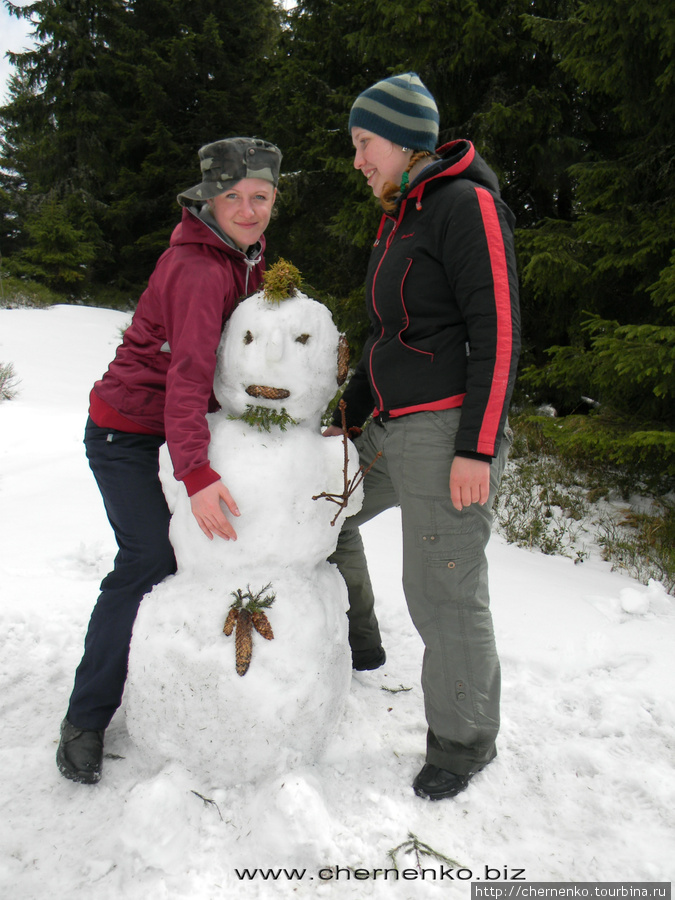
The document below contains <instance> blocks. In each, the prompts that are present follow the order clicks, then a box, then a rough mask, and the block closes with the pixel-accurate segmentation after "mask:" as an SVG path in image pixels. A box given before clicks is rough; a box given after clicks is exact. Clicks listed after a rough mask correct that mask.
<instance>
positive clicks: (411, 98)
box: [349, 72, 438, 153]
mask: <svg viewBox="0 0 675 900" xmlns="http://www.w3.org/2000/svg"><path fill="white" fill-rule="evenodd" d="M355 126H356V127H359V128H365V129H366V130H367V131H372V132H373V134H379V135H380V137H383V138H386V139H387V140H388V141H392V142H393V143H394V144H400V146H401V147H409V148H410V149H411V150H429V151H430V152H432V153H433V151H434V150H435V149H436V141H437V140H438V107H437V106H436V101H435V100H434V98H433V97H432V96H431V94H430V93H429V91H428V90H427V89H426V88H425V86H424V85H423V84H422V82H421V80H420V78H419V76H418V75H416V74H415V72H406V74H405V75H394V76H392V77H391V78H385V79H384V80H383V81H378V82H377V84H374V85H373V86H372V87H369V88H368V89H367V90H365V91H364V92H363V93H362V94H359V96H358V97H357V98H356V100H355V101H354V105H353V106H352V111H351V113H350V115H349V130H350V131H351V130H352V128H354V127H355Z"/></svg>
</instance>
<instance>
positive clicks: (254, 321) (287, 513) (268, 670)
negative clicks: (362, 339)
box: [125, 261, 362, 787]
mask: <svg viewBox="0 0 675 900" xmlns="http://www.w3.org/2000/svg"><path fill="white" fill-rule="evenodd" d="M280 263H281V264H282V269H283V267H284V264H283V263H282V261H280ZM285 267H286V268H287V269H288V268H290V270H291V272H292V273H297V270H294V269H293V267H289V266H288V264H285ZM274 269H275V267H273V268H272V270H270V273H268V279H267V280H266V287H265V290H264V291H261V292H259V293H257V294H255V295H254V296H252V297H250V298H248V299H247V300H245V301H243V302H242V303H241V304H240V305H239V306H238V307H237V309H236V310H235V312H234V313H233V315H232V316H231V318H230V320H229V322H228V323H227V325H226V328H225V330H224V332H223V338H222V340H221V344H220V348H219V351H218V361H217V369H216V376H215V383H214V392H215V394H216V397H217V399H218V401H219V403H220V406H221V409H220V411H218V412H216V413H212V414H210V415H209V416H208V417H207V418H208V422H209V428H210V431H211V443H210V449H209V459H210V461H211V464H212V466H213V468H214V469H215V470H216V471H218V472H219V473H220V475H221V477H222V479H223V482H224V483H225V484H226V485H227V486H228V488H229V490H230V492H231V493H232V496H233V497H234V498H235V500H236V502H237V505H238V507H239V510H240V512H241V517H240V518H238V519H237V520H236V523H235V525H236V530H237V540H236V541H223V540H221V539H219V538H214V539H213V540H212V541H211V540H209V539H208V538H207V537H206V536H205V535H204V534H203V533H202V531H201V530H200V528H199V526H198V525H197V522H196V521H195V519H194V517H193V515H192V513H191V510H190V503H189V499H188V497H187V495H186V493H185V490H184V488H183V487H182V485H179V484H178V483H177V482H176V481H175V480H174V479H173V476H172V474H171V466H170V463H169V460H168V454H167V455H165V456H164V457H163V459H162V463H161V471H160V474H161V478H162V484H163V487H164V490H165V493H166V495H167V499H168V502H169V506H170V508H171V510H172V520H171V528H170V536H171V541H172V543H173V546H174V549H175V553H176V560H177V565H178V568H177V573H176V575H174V576H172V577H170V578H168V579H166V580H165V581H164V582H163V583H162V584H160V585H158V586H157V587H156V588H154V590H153V591H152V592H151V593H150V594H148V595H147V596H146V597H145V598H144V600H143V602H142V604H141V606H140V610H139V614H138V617H137V620H136V624H135V626H134V633H133V639H132V642H131V651H130V657H129V676H128V681H127V688H126V693H125V698H126V701H125V702H126V720H127V726H128V729H129V734H130V736H131V738H132V741H133V742H134V743H135V744H136V745H137V746H138V747H139V748H140V749H141V750H142V751H143V752H144V753H145V754H146V755H147V756H148V757H149V758H151V759H154V760H155V761H157V762H160V763H161V762H163V761H176V762H179V763H180V764H182V765H183V766H184V767H185V768H187V769H188V770H189V771H191V772H193V773H194V774H196V775H199V776H200V777H201V778H202V779H203V780H204V781H207V782H208V783H210V784H211V785H212V786H218V787H221V786H222V787H225V786H228V785H235V784H240V783H243V782H250V781H258V780H260V779H261V778H264V777H274V776H278V775H280V774H283V773H284V772H287V771H289V770H290V769H291V768H293V767H295V766H298V765H306V764H311V763H312V762H313V761H315V760H316V759H317V758H318V757H319V755H320V754H321V752H322V751H323V750H324V748H325V746H326V744H327V743H328V741H329V740H330V737H331V735H332V733H333V732H334V730H335V727H336V726H337V723H338V721H339V718H340V715H341V712H342V708H343V705H344V703H345V700H346V697H347V692H348V689H349V683H350V677H351V655H350V651H349V645H348V640H347V617H346V608H347V592H346V587H345V585H344V582H343V580H342V577H341V576H340V574H339V572H338V571H337V568H336V567H335V566H333V565H331V564H329V563H328V562H327V561H326V560H327V558H328V557H329V556H330V554H331V553H332V552H333V551H334V549H335V546H336V543H337V537H338V532H339V529H340V525H341V524H342V520H341V519H340V518H339V516H344V515H351V514H352V513H354V512H356V511H358V509H359V508H360V505H361V501H362V489H361V486H360V484H359V480H360V475H359V468H358V454H357V452H356V449H355V448H354V447H353V445H352V444H351V443H350V442H348V441H347V440H346V438H345V439H344V440H340V439H339V438H324V437H322V436H321V431H320V428H321V415H322V412H323V411H324V410H325V408H326V406H327V405H328V403H329V402H330V400H331V399H332V397H333V396H334V394H335V392H336V390H337V384H338V383H339V382H340V381H341V380H344V377H345V376H346V362H345V361H344V352H343V351H344V347H343V343H342V340H343V339H341V337H340V335H339V333H338V330H337V328H336V327H335V325H334V323H333V320H332V317H331V315H330V312H329V311H328V309H327V308H326V307H325V306H323V305H322V304H320V303H318V302H316V301H315V300H312V299H310V298H309V297H308V296H306V295H305V294H303V293H301V292H300V291H298V290H297V289H294V288H290V289H289V288H284V289H283V290H282V291H281V292H279V288H276V291H277V294H276V296H277V297H278V296H280V295H281V294H283V295H285V299H283V300H275V299H270V297H274V296H275V294H274V291H273V290H270V288H269V285H270V283H271V281H273V276H274ZM338 370H341V371H338Z"/></svg>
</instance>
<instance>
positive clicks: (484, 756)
mask: <svg viewBox="0 0 675 900" xmlns="http://www.w3.org/2000/svg"><path fill="white" fill-rule="evenodd" d="M349 128H350V131H351V137H352V142H353V145H354V149H355V157H354V166H355V167H356V168H357V169H358V170H359V171H361V172H362V173H363V175H364V176H365V178H366V179H367V182H368V185H369V186H370V188H371V189H372V191H373V194H374V195H375V196H376V197H377V198H378V199H379V200H380V203H381V205H382V207H383V209H384V215H383V216H382V221H381V224H380V229H379V233H378V235H377V239H376V240H375V244H374V246H373V251H372V254H371V258H370V263H369V266H368V272H367V277H366V303H367V309H368V314H369V317H370V322H371V330H370V335H369V337H368V339H367V341H366V344H365V348H364V352H363V356H362V358H361V361H360V363H359V365H358V366H357V368H356V371H355V373H354V375H353V377H352V379H351V381H350V383H349V385H348V387H347V389H346V391H345V394H344V399H345V401H346V404H347V407H346V415H347V424H348V426H350V427H351V426H356V427H357V428H358V427H360V426H362V425H363V424H364V422H365V420H366V419H367V418H368V417H369V416H370V415H371V414H372V415H373V419H372V423H371V424H370V425H368V427H367V428H366V429H365V430H364V432H363V434H362V436H361V437H360V438H359V439H358V441H357V444H358V446H359V451H360V454H361V461H362V463H363V464H364V465H365V466H367V465H369V464H370V463H371V461H372V460H373V459H375V458H376V455H377V454H378V453H379V452H381V454H382V456H381V457H379V458H378V459H377V462H376V463H375V465H374V466H373V467H372V468H371V469H370V471H369V472H368V475H367V476H366V480H365V483H364V487H365V499H364V504H363V508H362V509H361V511H360V512H359V513H357V514H356V515H355V516H353V517H351V518H350V519H348V520H346V522H345V524H344V526H343V528H342V532H341V535H340V541H339V544H338V549H337V551H336V553H335V555H334V556H333V557H332V561H333V562H335V563H337V565H338V567H339V569H340V571H341V573H342V575H343V576H344V578H345V581H346V582H347V587H348V589H349V601H350V610H349V619H350V643H351V647H352V656H353V661H354V668H356V669H359V670H364V669H375V668H378V667H379V666H381V665H383V664H384V662H385V660H386V656H385V653H384V650H383V648H382V645H381V638H380V633H379V628H378V622H377V618H376V616H375V612H374V598H373V591H372V587H371V584H370V579H369V576H368V570H367V566H366V560H365V557H364V554H363V545H362V542H361V538H360V536H359V528H358V526H359V525H360V524H362V523H363V522H365V521H367V520H368V519H370V518H372V517H373V516H375V515H377V514H378V513H379V512H382V511H383V510H384V509H387V508H389V507H392V506H400V508H401V516H402V521H403V585H404V589H405V595H406V600H407V603H408V609H409V610H410V614H411V616H412V619H413V621H414V623H415V626H416V628H417V630H418V631H419V633H420V635H421V637H422V639H423V641H424V644H425V653H424V663H423V668H422V687H423V690H424V702H425V711H426V715H427V723H428V732H427V762H426V764H425V765H424V767H423V768H422V770H421V771H420V773H419V774H418V776H417V778H416V779H415V781H414V783H413V788H414V790H415V793H417V794H418V795H419V796H422V797H426V798H429V799H432V800H438V799H441V798H444V797H451V796H453V795H455V794H456V793H458V792H459V791H460V790H462V789H463V788H465V787H466V786H467V784H468V782H469V779H470V778H471V777H472V775H474V774H475V773H476V772H478V771H479V770H480V769H481V768H483V767H484V766H485V765H486V764H487V763H489V762H490V760H491V759H492V758H493V757H494V756H495V753H496V749H495V738H496V735H497V731H498V728H499V659H498V657H497V652H496V649H495V643H494V636H493V630H492V620H491V616H490V610H489V593H488V582H487V561H486V558H485V547H486V544H487V542H488V539H489V536H490V523H491V514H490V508H491V505H492V501H493V498H494V495H495V492H496V489H497V486H498V484H499V480H500V477H501V473H502V471H503V468H504V464H505V461H506V456H507V453H508V445H509V433H508V430H507V422H506V416H507V410H508V405H509V400H510V398H511V393H512V390H513V384H514V381H515V375H516V365H517V361H518V352H519V345H520V341H519V324H520V321H519V310H518V283H517V276H516V265H515V254H514V247H513V215H512V213H511V211H510V210H509V209H508V207H507V206H506V205H505V204H504V202H503V200H502V199H501V196H500V193H499V187H498V183H497V179H496V177H495V175H494V173H493V172H492V171H491V170H490V169H489V168H488V166H487V165H486V164H485V162H484V161H483V160H482V159H481V158H480V156H479V155H478V154H477V153H476V151H475V149H474V147H473V145H472V144H471V143H470V142H469V141H453V142H451V143H449V144H446V145H445V146H443V147H440V148H439V149H436V142H437V137H438V110H437V107H436V103H435V101H434V98H433V97H432V95H431V94H430V93H429V91H428V90H427V89H426V88H425V86H424V85H423V84H422V82H421V81H420V79H419V78H418V77H417V75H415V74H414V73H408V74H405V75H398V76H394V77H392V78H386V79H384V80H383V81H380V82H378V83H377V84H375V85H373V86H372V87H370V88H368V89H367V90H365V91H364V92H363V93H362V94H360V95H359V97H357V99H356V101H355V102H354V104H353V106H352V110H351V115H350V119H349ZM326 433H327V434H328V435H331V434H337V433H340V429H339V428H338V427H337V421H336V422H335V424H334V425H333V426H331V427H330V428H329V429H328V430H327V432H326Z"/></svg>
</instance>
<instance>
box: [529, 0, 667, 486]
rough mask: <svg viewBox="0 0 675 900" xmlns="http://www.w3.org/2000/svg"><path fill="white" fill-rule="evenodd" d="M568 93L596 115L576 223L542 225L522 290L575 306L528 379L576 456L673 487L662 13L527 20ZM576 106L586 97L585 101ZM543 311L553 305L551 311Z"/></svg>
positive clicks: (580, 10) (617, 7)
mask: <svg viewBox="0 0 675 900" xmlns="http://www.w3.org/2000/svg"><path fill="white" fill-rule="evenodd" d="M533 27H534V28H535V29H536V30H538V31H539V33H540V34H542V35H544V36H546V38H547V39H548V40H550V42H551V44H552V46H553V47H554V49H555V52H556V53H557V54H558V55H559V58H560V66H561V68H562V69H563V70H564V71H565V72H566V73H569V74H570V75H572V77H574V79H575V80H576V81H577V83H578V84H579V94H580V95H581V94H583V95H584V96H585V97H588V98H590V102H591V103H594V104H595V105H596V108H598V107H601V109H602V113H601V114H599V115H598V117H597V119H596V121H595V123H594V125H595V127H594V128H592V127H589V128H588V130H587V149H586V152H585V155H584V157H583V159H582V160H580V161H579V162H578V163H576V164H575V165H574V166H572V167H571V168H570V176H571V178H572V179H573V181H574V182H575V184H576V198H575V218H574V219H573V221H572V222H570V223H567V224H565V225H564V227H561V224H560V223H559V222H553V221H548V222H542V223H541V225H540V227H539V228H538V229H537V230H536V231H535V232H533V234H532V235H531V240H530V247H529V253H530V258H529V262H528V265H527V267H526V269H525V272H524V275H525V280H526V282H527V283H528V285H529V286H530V287H531V289H532V291H533V292H534V293H535V294H536V295H537V296H538V297H548V298H552V301H553V302H559V303H562V304H563V305H564V306H566V307H568V308H569V307H573V308H574V309H575V310H576V313H575V315H574V317H573V318H572V319H571V321H570V323H569V325H568V334H567V338H568V340H567V342H566V343H562V342H561V343H560V344H558V345H557V346H554V347H552V348H551V349H550V350H549V351H548V355H549V357H550V362H549V364H548V365H547V366H546V367H544V368H543V369H541V368H540V369H532V370H531V371H530V372H528V373H527V379H528V380H529V383H530V384H532V385H535V386H536V387H538V388H539V390H542V391H546V392H547V394H548V397H549V398H551V399H553V401H554V402H557V403H560V404H561V405H562V408H563V411H568V412H570V411H574V410H575V409H579V408H583V404H584V402H585V401H583V400H582V399H581V398H582V397H584V396H586V397H590V398H591V399H592V400H593V401H594V406H595V407H596V408H597V409H596V412H595V413H593V415H592V416H590V417H582V418H578V417H576V416H574V417H571V418H569V419H568V420H567V421H566V423H565V426H566V427H565V428H564V429H562V431H561V430H560V429H558V430H557V434H558V436H559V439H560V441H565V442H566V443H567V445H568V446H569V447H570V448H573V449H574V450H575V451H576V452H578V453H579V454H580V455H582V456H586V457H588V456H589V455H593V456H595V457H596V458H598V459H605V460H610V461H615V462H619V463H621V464H625V465H626V464H630V465H632V466H633V467H634V468H635V469H636V470H639V468H640V467H644V466H645V465H646V466H647V467H648V468H649V469H650V470H651V473H652V475H653V476H654V477H655V478H658V477H659V476H665V477H666V479H667V478H670V479H671V482H670V484H671V485H672V483H673V482H672V479H673V477H675V412H674V410H675V405H674V404H673V398H674V397H675V381H674V379H675V374H674V370H675V327H674V326H675V323H674V321H673V319H674V317H675V253H674V252H673V225H674V224H675V169H674V168H673V164H672V160H673V157H674V155H675V154H674V151H675V109H674V107H673V103H672V96H673V81H674V79H675V75H674V72H673V63H672V57H673V30H672V16H671V15H670V13H669V10H668V9H667V8H666V5H664V4H648V3H646V2H638V3H636V2H631V3H628V2H625V0H619V2H617V0H593V2H581V0H579V2H576V3H575V4H574V8H573V10H572V14H571V15H570V16H569V17H568V18H567V19H566V20H565V21H564V22H560V23H551V22H538V23H537V22H535V23H533ZM585 102H586V101H585ZM549 302H550V301H549Z"/></svg>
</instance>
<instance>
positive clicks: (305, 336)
mask: <svg viewBox="0 0 675 900" xmlns="http://www.w3.org/2000/svg"><path fill="white" fill-rule="evenodd" d="M309 337H310V336H309V335H308V334H299V335H298V336H297V337H296V339H295V341H296V343H298V344H306V343H307V341H308V340H309Z"/></svg>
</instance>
